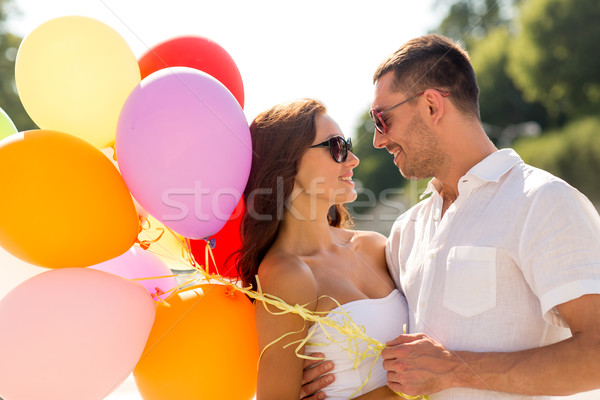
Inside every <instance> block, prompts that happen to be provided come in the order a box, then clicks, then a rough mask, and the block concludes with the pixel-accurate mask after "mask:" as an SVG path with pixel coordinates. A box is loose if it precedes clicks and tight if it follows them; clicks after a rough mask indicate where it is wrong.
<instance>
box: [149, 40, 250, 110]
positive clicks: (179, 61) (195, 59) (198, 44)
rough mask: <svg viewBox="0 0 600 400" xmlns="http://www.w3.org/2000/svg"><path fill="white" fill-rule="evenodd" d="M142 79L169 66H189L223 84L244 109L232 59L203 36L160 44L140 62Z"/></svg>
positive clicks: (240, 83) (222, 49)
mask: <svg viewBox="0 0 600 400" xmlns="http://www.w3.org/2000/svg"><path fill="white" fill-rule="evenodd" d="M139 65H140V72H141V74H142V79H144V78H145V77H147V76H148V75H150V74H151V73H153V72H156V71H158V70H160V69H164V68H167V67H189V68H195V69H199V70H200V71H203V72H206V73H207V74H209V75H211V76H212V77H213V78H215V79H216V80H218V81H219V82H221V83H222V84H223V85H225V87H226V88H227V89H229V91H230V92H231V94H233V96H234V97H235V98H236V100H237V101H238V103H240V106H241V107H242V108H244V85H243V83H242V76H241V75H240V71H239V70H238V68H237V66H236V65H235V62H234V61H233V58H231V56H230V55H229V53H227V51H225V49H224V48H222V47H221V46H220V45H218V44H217V43H215V42H213V41H212V40H210V39H207V38H204V37H200V36H182V37H178V38H175V39H171V40H167V41H166V42H163V43H160V44H158V45H156V46H154V47H153V48H151V49H150V50H148V52H147V53H146V54H144V55H143V56H142V58H140V60H139Z"/></svg>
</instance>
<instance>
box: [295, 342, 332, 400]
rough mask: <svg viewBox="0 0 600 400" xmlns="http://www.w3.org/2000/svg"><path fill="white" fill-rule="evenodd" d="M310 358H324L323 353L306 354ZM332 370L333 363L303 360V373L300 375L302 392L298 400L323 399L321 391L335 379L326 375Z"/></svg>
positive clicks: (330, 375)
mask: <svg viewBox="0 0 600 400" xmlns="http://www.w3.org/2000/svg"><path fill="white" fill-rule="evenodd" d="M308 355H309V356H311V357H316V358H324V357H325V355H324V354H323V353H312V354H308ZM331 370H333V362H331V361H327V360H325V361H322V360H304V371H303V373H302V390H301V391H300V399H303V400H322V399H325V393H323V392H320V390H321V389H323V388H325V387H327V386H328V385H329V384H331V383H332V382H333V381H334V380H335V377H334V376H333V374H331V373H328V372H330V371H331Z"/></svg>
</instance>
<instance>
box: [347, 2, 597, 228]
mask: <svg viewBox="0 0 600 400" xmlns="http://www.w3.org/2000/svg"><path fill="white" fill-rule="evenodd" d="M435 7H436V8H437V10H436V11H442V12H443V13H445V17H443V19H442V20H441V22H440V24H439V26H438V27H437V29H434V30H433V32H435V33H439V34H442V35H446V36H449V37H451V38H453V39H455V40H457V41H459V42H461V43H462V44H463V46H464V47H465V48H466V49H467V51H468V52H469V55H470V57H471V61H472V63H473V66H474V69H475V72H476V74H477V79H478V84H479V87H480V90H481V92H480V106H481V119H482V122H483V124H484V127H485V130H486V132H487V133H488V135H489V136H490V138H491V139H492V141H493V142H494V143H495V144H496V145H497V146H498V147H499V148H502V147H513V148H514V149H515V150H516V151H517V152H518V153H519V154H520V155H521V156H522V158H523V159H524V161H525V162H527V163H529V164H532V165H534V166H537V167H540V168H543V169H546V170H548V171H549V172H551V173H553V174H555V175H557V176H559V177H561V178H563V179H565V180H566V181H567V182H569V183H570V184H571V185H573V186H575V187H576V188H578V189H579V190H580V191H582V192H583V193H584V194H585V195H587V196H588V197H589V198H590V199H591V200H592V201H593V202H594V203H595V204H596V206H597V207H598V206H600V182H599V176H600V113H599V111H600V57H598V54H597V53H596V52H597V49H596V48H597V41H598V39H600V24H598V21H600V3H599V2H598V1H597V0H578V1H573V0H498V1H496V0H438V1H437V2H436V4H435ZM399 45H400V44H399ZM363 121H364V123H363V124H362V125H361V126H360V127H359V128H358V129H357V132H356V133H355V137H356V138H357V140H355V141H356V142H357V144H359V145H358V146H356V151H357V154H358V156H359V157H360V158H361V165H360V168H357V170H356V172H355V176H356V177H357V179H358V180H360V182H361V184H362V186H363V187H364V188H365V189H368V190H370V191H372V192H373V193H374V195H375V197H377V196H378V195H379V193H381V191H382V190H384V189H385V188H390V187H399V188H405V187H406V181H405V180H403V179H402V178H401V176H400V174H399V172H398V171H397V169H396V168H395V167H394V165H393V164H392V163H391V162H390V160H389V159H387V157H385V155H386V154H385V153H384V152H382V151H378V150H374V151H372V150H371V149H368V148H367V147H368V146H370V142H371V140H372V135H373V127H372V124H371V123H370V122H369V120H368V117H367V116H366V114H365V116H364V119H363ZM363 137H364V139H363ZM375 159H377V160H375ZM390 175H392V179H390ZM421 186H422V185H421ZM405 192H407V190H405ZM413 198H414V196H413ZM410 205H412V204H410ZM359 210H360V211H361V212H368V211H367V210H366V209H364V207H363V208H362V209H359ZM388 225H389V224H388ZM381 231H382V233H387V232H385V230H381Z"/></svg>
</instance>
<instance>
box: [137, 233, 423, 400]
mask: <svg viewBox="0 0 600 400" xmlns="http://www.w3.org/2000/svg"><path fill="white" fill-rule="evenodd" d="M167 229H168V228H167ZM169 231H170V230H169ZM170 232H171V233H172V234H173V232H172V231H170ZM155 242H156V241H152V242H151V243H150V245H151V244H153V243H155ZM184 247H185V249H186V253H187V254H183V259H184V260H185V261H186V264H187V263H189V265H190V266H191V268H192V269H193V270H194V272H192V273H190V274H182V275H179V276H185V275H189V278H188V279H186V282H184V283H182V284H180V285H178V286H176V287H175V288H172V289H170V290H169V291H167V292H165V293H170V292H173V293H177V292H179V291H181V290H182V289H183V288H184V287H186V286H188V285H190V284H192V283H197V282H198V281H199V280H203V281H206V282H208V283H210V282H213V281H214V282H218V283H220V284H222V285H225V286H227V287H228V288H229V289H230V290H232V291H238V292H241V293H243V294H245V295H246V296H248V297H250V298H251V299H254V300H257V301H260V302H262V304H263V306H264V307H265V309H266V310H267V311H268V312H269V313H271V314H273V315H284V314H296V315H298V316H300V317H301V318H302V319H303V320H304V321H306V322H312V323H313V324H316V325H317V326H320V327H321V329H322V330H323V332H324V333H325V335H326V337H327V338H328V340H330V341H331V342H333V343H336V344H340V345H342V344H343V343H344V342H346V345H345V347H344V350H345V351H347V352H348V355H349V357H350V358H351V359H352V360H353V361H354V368H357V367H358V365H359V364H360V363H361V362H363V361H364V360H365V359H367V358H369V357H373V363H372V365H371V369H370V370H369V373H368V375H367V377H366V379H365V380H364V382H362V384H361V385H360V387H359V388H358V389H356V391H355V392H354V393H353V394H352V395H351V396H350V398H352V397H354V395H356V394H357V393H359V392H360V390H361V389H362V388H363V387H364V386H365V385H366V383H367V382H368V380H369V378H370V376H371V371H372V369H373V367H374V365H375V363H376V362H377V360H378V359H379V357H380V356H381V351H382V350H383V349H384V348H385V344H384V343H381V342H380V341H378V340H376V339H373V338H371V337H369V336H368V335H367V334H366V333H365V328H364V327H363V326H359V325H357V324H356V323H355V322H354V321H353V320H352V317H351V316H350V315H349V314H348V312H347V311H346V310H344V308H343V306H342V305H341V304H340V303H339V302H338V301H337V300H335V299H333V298H331V297H329V296H321V297H320V298H319V300H320V299H322V298H329V299H331V300H333V301H334V303H335V304H336V305H337V306H338V307H337V309H336V310H334V311H311V310H309V309H307V308H306V305H299V304H295V305H291V304H288V303H286V302H285V301H283V300H282V299H281V298H279V297H277V296H273V295H271V294H268V293H264V292H263V291H262V288H261V286H260V281H259V280H258V276H257V277H256V282H257V290H252V287H251V286H250V287H247V288H245V287H240V286H238V285H236V284H235V283H233V282H231V281H229V280H227V279H225V278H224V277H222V276H221V275H218V274H211V273H209V263H210V262H211V261H212V263H213V265H214V266H215V271H217V272H218V270H217V269H216V263H215V258H214V256H213V254H212V249H211V248H210V245H209V243H208V242H207V243H206V247H205V251H204V256H205V265H204V266H201V265H199V264H198V263H197V262H196V261H195V260H194V257H193V255H192V254H191V251H190V250H189V242H188V241H187V240H186V246H184ZM143 279H155V278H140V279H135V280H143ZM154 297H155V299H156V301H158V302H159V303H160V304H162V305H165V306H167V307H170V305H169V304H168V303H167V302H166V301H165V300H163V299H161V298H160V297H159V296H158V295H157V296H154ZM267 305H271V306H273V307H275V308H276V309H277V310H279V311H272V310H269V309H268V308H267ZM333 313H339V314H341V315H342V321H341V322H337V321H335V320H333V319H331V318H329V317H328V316H327V314H333ZM324 314H325V315H324ZM326 326H327V327H330V328H333V329H335V330H337V331H338V332H339V333H341V334H342V335H343V336H344V338H345V339H344V340H343V341H340V340H336V339H334V338H333V337H331V335H330V334H329V333H328V332H327V330H326V329H324V327H326ZM315 332H316V329H313V330H311V331H310V332H309V333H308V334H307V336H306V337H305V338H304V339H301V340H297V341H294V342H291V343H288V344H286V345H285V347H289V346H293V345H296V348H295V353H296V355H297V356H298V357H300V358H303V359H310V360H320V358H315V357H311V356H307V355H304V354H302V353H301V349H302V347H304V346H305V345H306V344H307V343H308V342H309V340H310V339H311V337H312V336H313V334H314V333H315ZM295 333H298V332H288V333H286V334H284V335H282V336H281V337H279V338H277V339H275V340H274V341H272V342H271V343H269V344H268V345H267V346H265V348H264V349H263V350H262V352H261V354H260V356H259V362H260V359H261V357H262V355H263V354H264V352H265V350H266V349H268V348H269V347H271V346H273V345H275V344H276V343H278V342H280V341H281V340H283V339H284V338H286V337H287V336H289V335H293V334H295ZM361 341H363V342H365V343H367V348H366V350H365V351H363V352H359V351H358V343H359V342H361ZM311 344H313V345H324V344H317V343H311ZM396 394H398V395H399V396H401V397H403V398H405V399H407V400H428V399H429V397H428V396H409V395H405V394H403V393H398V392H396Z"/></svg>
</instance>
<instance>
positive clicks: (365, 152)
mask: <svg viewBox="0 0 600 400" xmlns="http://www.w3.org/2000/svg"><path fill="white" fill-rule="evenodd" d="M374 129H375V128H374V127H373V123H372V122H371V118H370V117H369V114H368V113H364V114H363V116H362V117H361V123H360V125H359V127H358V128H357V130H356V132H355V134H354V135H353V136H352V144H353V147H354V154H356V156H357V157H358V158H359V159H360V165H359V166H358V168H356V169H355V170H354V179H355V180H356V181H358V184H359V189H360V188H361V187H362V190H359V197H358V201H357V202H356V204H355V205H352V206H351V208H352V209H353V210H355V211H357V212H361V213H363V212H367V209H368V208H371V207H372V206H374V205H375V201H377V200H378V199H379V195H380V194H381V192H382V191H384V190H386V189H394V188H400V187H402V186H403V184H404V182H405V179H404V178H403V177H402V175H401V174H400V171H398V168H397V167H396V166H395V165H394V163H393V162H392V158H391V156H390V155H389V154H388V153H387V152H386V151H385V149H383V150H382V149H376V148H375V147H373V132H374ZM368 204H371V206H368Z"/></svg>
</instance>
